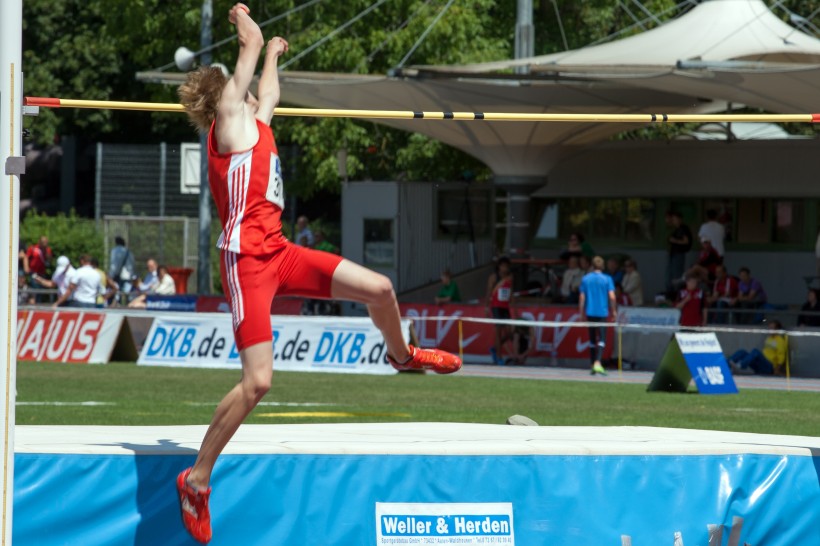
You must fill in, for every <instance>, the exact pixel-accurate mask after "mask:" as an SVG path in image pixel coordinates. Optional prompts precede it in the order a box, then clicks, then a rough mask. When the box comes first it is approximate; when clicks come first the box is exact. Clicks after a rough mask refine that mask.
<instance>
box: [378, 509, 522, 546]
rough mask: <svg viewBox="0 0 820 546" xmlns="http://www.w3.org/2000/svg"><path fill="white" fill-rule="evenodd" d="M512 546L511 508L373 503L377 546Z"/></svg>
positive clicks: (513, 538)
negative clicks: (398, 545) (435, 545)
mask: <svg viewBox="0 0 820 546" xmlns="http://www.w3.org/2000/svg"><path fill="white" fill-rule="evenodd" d="M393 544H439V545H451V544H452V545H456V544H458V545H460V546H464V545H468V546H470V545H484V546H488V545H489V546H494V545H502V544H503V545H514V544H515V531H514V529H513V506H512V503H509V502H498V503H386V502H377V503H376V546H387V545H393Z"/></svg>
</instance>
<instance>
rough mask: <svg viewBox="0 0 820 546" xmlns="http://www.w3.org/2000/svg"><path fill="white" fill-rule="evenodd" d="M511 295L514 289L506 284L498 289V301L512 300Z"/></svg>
mask: <svg viewBox="0 0 820 546" xmlns="http://www.w3.org/2000/svg"><path fill="white" fill-rule="evenodd" d="M511 295H512V289H510V288H507V287H506V286H505V287H503V288H499V289H498V301H510V296H511Z"/></svg>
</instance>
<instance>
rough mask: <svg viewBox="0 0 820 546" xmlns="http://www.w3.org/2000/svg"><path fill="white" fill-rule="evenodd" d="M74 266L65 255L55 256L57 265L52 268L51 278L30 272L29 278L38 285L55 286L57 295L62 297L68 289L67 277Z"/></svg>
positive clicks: (70, 274)
mask: <svg viewBox="0 0 820 546" xmlns="http://www.w3.org/2000/svg"><path fill="white" fill-rule="evenodd" d="M74 271H75V270H74V267H72V265H71V261H70V260H69V259H68V257H67V256H60V257H59V258H57V267H56V268H55V269H54V274H53V275H52V276H51V279H50V280H49V279H46V278H45V277H41V276H40V275H38V274H37V273H32V274H31V278H32V280H33V281H34V282H36V283H37V285H38V287H45V288H56V289H57V297H58V299H59V298H62V297H63V295H64V294H65V293H66V292H67V291H68V286H69V279H70V278H71V276H72V275H73V274H74Z"/></svg>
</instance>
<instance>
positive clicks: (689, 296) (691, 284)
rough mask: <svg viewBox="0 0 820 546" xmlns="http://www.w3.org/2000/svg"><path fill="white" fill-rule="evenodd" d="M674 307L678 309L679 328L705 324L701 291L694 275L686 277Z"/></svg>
mask: <svg viewBox="0 0 820 546" xmlns="http://www.w3.org/2000/svg"><path fill="white" fill-rule="evenodd" d="M675 307H677V308H678V309H680V325H681V326H690V327H692V326H703V325H704V324H706V308H705V306H704V295H703V290H701V288H700V287H699V286H698V278H697V277H696V276H694V275H689V276H687V277H686V286H685V287H684V289H683V290H681V291H680V293H679V294H678V300H677V303H676V304H675Z"/></svg>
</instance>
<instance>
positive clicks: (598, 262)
mask: <svg viewBox="0 0 820 546" xmlns="http://www.w3.org/2000/svg"><path fill="white" fill-rule="evenodd" d="M592 267H593V268H595V269H599V270H601V271H603V269H604V259H603V258H601V257H600V256H595V257H594V258H592Z"/></svg>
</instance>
